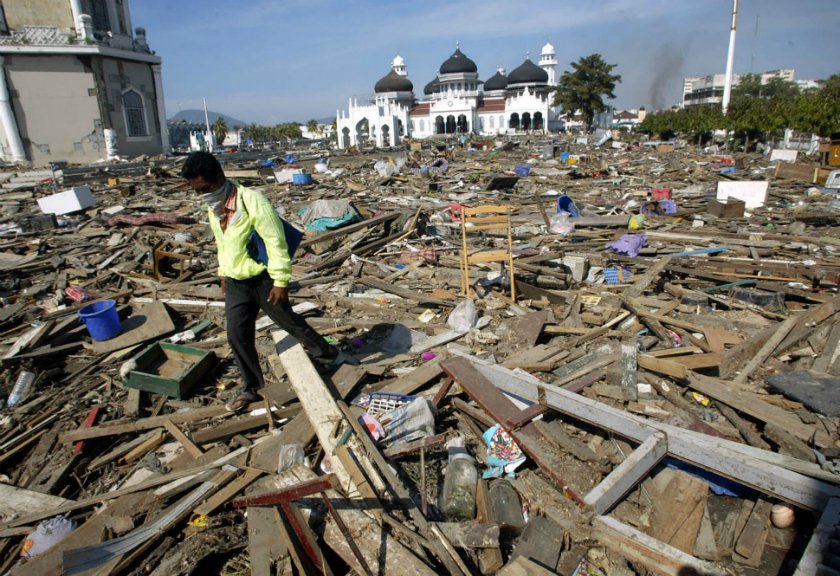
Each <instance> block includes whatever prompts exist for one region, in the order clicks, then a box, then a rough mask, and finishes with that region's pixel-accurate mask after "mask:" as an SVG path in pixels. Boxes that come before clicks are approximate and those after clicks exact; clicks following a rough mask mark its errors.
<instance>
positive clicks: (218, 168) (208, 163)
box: [181, 152, 225, 182]
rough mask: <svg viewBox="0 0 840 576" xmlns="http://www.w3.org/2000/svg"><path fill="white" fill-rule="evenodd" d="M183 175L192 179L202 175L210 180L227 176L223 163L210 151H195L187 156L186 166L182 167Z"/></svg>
mask: <svg viewBox="0 0 840 576" xmlns="http://www.w3.org/2000/svg"><path fill="white" fill-rule="evenodd" d="M181 176H183V177H184V178H186V179H187V180H190V179H192V178H197V177H199V176H201V177H202V178H204V179H205V180H207V181H208V182H212V181H214V180H218V179H219V178H224V177H225V172H224V170H222V165H221V164H219V161H218V160H216V157H215V156H213V155H212V154H210V152H193V153H192V154H190V155H189V156H187V160H186V162H184V167H183V168H181Z"/></svg>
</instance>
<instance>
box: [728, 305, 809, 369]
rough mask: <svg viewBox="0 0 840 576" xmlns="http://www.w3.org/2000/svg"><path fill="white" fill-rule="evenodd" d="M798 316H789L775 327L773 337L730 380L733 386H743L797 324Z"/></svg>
mask: <svg viewBox="0 0 840 576" xmlns="http://www.w3.org/2000/svg"><path fill="white" fill-rule="evenodd" d="M799 319H800V317H799V316H791V317H789V318H788V319H787V320H785V321H784V322H782V323H781V324H779V325H777V326H776V329H775V331H774V332H773V335H772V336H770V338H768V339H767V341H766V342H765V343H764V345H763V346H762V347H761V348H759V349H758V351H757V352H756V353H755V355H754V356H753V357H752V358H750V359H749V361H748V362H747V364H746V366H744V367H743V368H742V369H741V371H740V372H739V373H738V374H737V375H736V376H735V377H734V378H733V379H732V382H733V384H743V383H744V382H746V381H747V378H749V377H750V375H751V374H752V373H753V372H755V371H756V370H757V369H758V368H759V366H761V365H762V364H763V363H764V361H765V360H767V358H768V357H769V356H770V355H771V354H772V353H773V350H775V349H776V347H777V346H778V345H779V344H780V343H781V342H782V340H784V339H785V338H786V337H787V335H788V334H789V333H790V331H791V330H792V329H793V327H794V326H795V325H796V324H797V322H799Z"/></svg>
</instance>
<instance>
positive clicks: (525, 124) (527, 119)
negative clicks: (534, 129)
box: [522, 112, 531, 130]
mask: <svg viewBox="0 0 840 576" xmlns="http://www.w3.org/2000/svg"><path fill="white" fill-rule="evenodd" d="M522 129H523V130H530V129H531V113H530V112H523V113H522Z"/></svg>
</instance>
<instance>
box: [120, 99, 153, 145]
mask: <svg viewBox="0 0 840 576" xmlns="http://www.w3.org/2000/svg"><path fill="white" fill-rule="evenodd" d="M123 109H124V110H125V126H126V133H127V135H128V136H129V137H133V136H148V135H149V132H148V131H147V130H146V111H145V109H144V107H143V97H142V96H140V93H139V92H135V91H134V90H129V91H127V92H125V93H124V94H123Z"/></svg>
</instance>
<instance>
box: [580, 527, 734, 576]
mask: <svg viewBox="0 0 840 576" xmlns="http://www.w3.org/2000/svg"><path fill="white" fill-rule="evenodd" d="M593 525H594V528H595V530H596V533H597V535H598V538H599V539H600V540H601V541H602V542H604V543H605V544H606V545H607V546H609V547H610V548H612V549H613V550H615V551H616V552H617V553H618V554H619V555H621V556H624V557H625V558H627V559H628V560H631V561H632V562H638V563H639V564H642V565H643V566H645V567H647V568H648V569H649V570H651V571H652V572H654V573H656V574H663V575H665V576H684V575H685V574H698V575H703V576H728V574H729V573H728V572H727V571H726V570H725V569H723V568H719V567H717V566H715V565H714V564H710V563H709V562H704V561H703V560H700V559H699V558H695V557H694V556H692V555H691V554H687V553H685V552H683V551H682V550H679V549H677V548H674V547H673V546H670V545H668V544H664V543H663V542H660V541H659V540H657V539H656V538H654V537H652V536H648V535H647V534H645V533H644V532H641V531H639V530H636V529H635V528H632V527H630V526H627V525H626V524H622V523H621V522H619V521H618V520H616V519H615V518H611V517H609V516H596V517H595V519H594V520H593Z"/></svg>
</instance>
